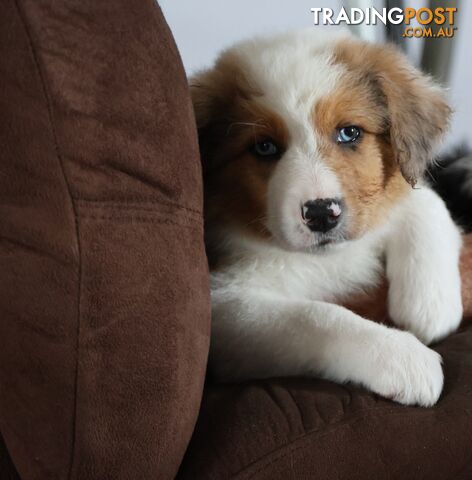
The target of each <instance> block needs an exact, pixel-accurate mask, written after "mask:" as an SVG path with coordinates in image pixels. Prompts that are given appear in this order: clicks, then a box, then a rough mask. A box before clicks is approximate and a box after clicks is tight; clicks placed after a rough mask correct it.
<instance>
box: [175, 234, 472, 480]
mask: <svg viewBox="0 0 472 480" xmlns="http://www.w3.org/2000/svg"><path fill="white" fill-rule="evenodd" d="M461 271H462V297H463V303H464V322H463V325H462V327H461V329H460V330H459V332H457V333H455V334H453V335H451V336H450V337H448V338H446V339H445V340H443V341H442V342H441V343H440V344H438V345H436V346H435V349H436V350H437V351H438V352H440V353H441V355H443V359H444V373H445V377H446V383H445V387H444V391H443V394H442V396H441V398H440V400H439V402H438V404H437V405H436V406H435V407H433V408H414V407H405V406H401V405H398V404H394V403H392V402H390V401H387V400H384V399H381V398H379V397H378V396H376V395H373V394H370V393H369V392H367V391H366V390H364V389H361V388H357V387H355V386H352V385H344V386H343V385H336V384H334V383H330V382H327V381H321V380H314V379H305V380H303V379H275V380H264V381H255V382H248V383H244V384H241V385H227V386H224V385H215V384H211V383H210V382H209V383H208V385H207V386H206V388H205V395H204V401H203V406H202V409H201V412H200V417H199V420H198V424H197V428H196V430H195V433H194V437H193V439H192V442H191V444H190V447H189V449H188V451H187V454H186V457H185V459H184V462H183V464H182V467H181V470H180V473H179V476H178V479H179V480H224V479H229V478H231V479H234V480H235V479H238V480H242V479H245V480H249V479H254V480H300V479H313V480H315V479H316V480H332V479H349V480H365V479H382V480H405V479H413V478H414V479H415V480H420V479H423V480H452V479H454V480H470V479H471V478H472V454H471V451H472V450H471V444H472V235H468V236H467V237H465V238H464V249H463V254H462V258H461ZM385 294H386V290H385V289H382V291H378V292H375V294H372V295H370V296H367V295H366V296H365V297H364V298H363V299H362V302H361V304H358V305H353V307H355V308H356V309H357V311H358V312H359V313H363V314H364V315H366V316H367V317H368V318H376V319H377V320H382V321H384V320H386V319H387V317H386V310H385V304H386V299H385ZM360 300H361V299H360Z"/></svg>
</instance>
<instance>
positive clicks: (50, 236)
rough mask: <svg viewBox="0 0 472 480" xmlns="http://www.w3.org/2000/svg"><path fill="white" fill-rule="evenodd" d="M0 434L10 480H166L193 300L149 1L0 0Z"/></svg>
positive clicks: (197, 193) (193, 224) (176, 450)
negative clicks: (15, 479)
mask: <svg viewBox="0 0 472 480" xmlns="http://www.w3.org/2000/svg"><path fill="white" fill-rule="evenodd" d="M1 8H2V13H1V15H0V145H1V151H0V338H1V343H2V346H1V347H0V432H1V435H2V436H3V437H4V440H5V444H6V447H7V449H8V451H9V453H10V456H11V457H12V459H13V462H14V463H15V465H16V468H17V470H18V472H19V474H20V476H22V477H23V478H25V479H41V480H44V479H46V478H47V479H55V478H61V479H63V478H80V479H87V480H92V479H95V478H101V479H102V478H103V479H105V478H106V479H114V480H116V479H121V478H126V479H129V478H135V479H147V478H152V479H157V478H159V479H166V478H172V477H173V476H174V474H175V472H176V471H177V468H178V466H179V463H180V460H181V458H182V455H183V453H184V450H185V447H186V445H187V442H188V441H189V439H190V436H191V433H192V430H193V425H194V422H195V419H196V415H197V412H198V407H199V402H200V396H201V391H202V386H203V380H204V371H205V365H206V357H207V352H208V342H209V287H208V272H207V265H206V258H205V254H204V245H203V231H202V228H203V226H202V191H201V190H202V189H201V178H200V177H201V172H200V161H199V155H198V146H197V139H196V132H195V126H194V121H193V114H192V110H191V106H190V101H189V95H188V91H187V84H186V80H185V75H184V72H183V68H182V65H181V61H180V58H179V56H178V53H177V50H176V47H175V44H174V42H173V39H172V36H171V33H170V32H169V29H168V27H167V25H166V23H165V20H164V19H163V16H162V14H161V12H160V10H159V7H157V5H156V4H155V3H154V2H153V1H152V0H143V1H140V2H130V1H126V0H117V1H114V2H99V1H96V0H80V1H79V0H65V1H61V2H56V1H54V0H16V1H15V0H5V1H4V2H2V7H1Z"/></svg>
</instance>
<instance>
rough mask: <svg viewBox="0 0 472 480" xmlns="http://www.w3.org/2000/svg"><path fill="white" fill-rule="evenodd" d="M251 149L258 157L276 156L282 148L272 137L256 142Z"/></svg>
mask: <svg viewBox="0 0 472 480" xmlns="http://www.w3.org/2000/svg"><path fill="white" fill-rule="evenodd" d="M251 151H252V153H254V154H255V155H257V156H258V157H276V156H278V155H279V154H280V148H279V147H278V146H277V144H276V143H275V142H274V141H273V140H270V139H268V140H262V141H261V142H257V143H255V144H254V145H253V146H252V148H251Z"/></svg>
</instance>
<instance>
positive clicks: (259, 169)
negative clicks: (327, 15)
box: [191, 30, 462, 406]
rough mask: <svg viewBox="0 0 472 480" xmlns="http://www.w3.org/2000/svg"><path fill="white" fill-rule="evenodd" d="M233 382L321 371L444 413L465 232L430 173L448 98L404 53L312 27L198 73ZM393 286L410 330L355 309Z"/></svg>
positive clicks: (223, 333)
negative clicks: (364, 295) (447, 352)
mask: <svg viewBox="0 0 472 480" xmlns="http://www.w3.org/2000/svg"><path fill="white" fill-rule="evenodd" d="M191 91H192V97H193V103H194V108H195V113H196V117H197V125H198V131H199V140H200V147H201V152H202V158H203V165H204V181H205V223H206V241H207V249H208V254H209V258H210V265H211V270H212V315H213V326H212V329H213V330H212V345H211V353H210V355H211V367H212V370H213V372H214V374H215V375H216V377H217V378H218V379H219V380H224V381H234V380H243V379H251V378H265V377H273V376H291V375H302V376H320V377H324V378H327V379H331V380H334V381H337V382H347V381H352V382H356V383H359V384H361V385H363V386H365V387H367V388H368V389H370V390H371V391H373V392H376V393H378V394H380V395H382V396H384V397H388V398H391V399H393V400H395V401H397V402H400V403H403V404H418V405H423V406H428V405H433V404H434V403H435V402H436V401H437V400H438V398H439V395H440V393H441V390H442V386H443V372H442V368H441V357H440V356H439V355H438V354H437V353H436V352H434V351H433V350H431V349H430V348H428V347H427V346H426V345H425V344H429V343H430V342H434V341H436V340H439V339H441V338H442V337H444V336H445V335H447V334H448V333H450V332H451V331H453V330H454V329H456V327H457V326H458V325H459V322H460V320H461V317H462V304H461V285H460V275H459V266H458V264H459V254H460V248H461V236H460V233H459V230H458V228H457V227H456V226H455V225H454V223H453V221H452V220H451V218H450V215H449V213H448V211H447V209H446V207H445V205H444V203H443V201H442V200H441V199H440V198H439V196H438V195H437V194H436V193H434V192H433V191H432V190H431V189H430V188H429V187H428V186H427V185H426V184H425V183H423V181H422V180H421V177H422V175H423V173H424V170H425V169H426V167H427V166H428V164H429V162H430V161H431V159H432V157H433V154H434V149H435V147H436V146H437V144H438V141H439V140H440V137H441V136H442V134H443V133H444V132H445V130H446V128H447V125H448V119H449V115H450V109H449V107H448V105H447V103H446V101H445V99H444V96H443V93H442V91H441V89H440V88H439V87H438V86H436V85H435V84H434V83H433V82H432V81H431V79H430V78H428V77H426V76H424V75H423V74H421V73H420V72H419V71H417V70H415V69H414V68H413V67H412V66H410V65H409V64H408V63H407V61H406V59H405V58H404V57H403V56H402V54H400V53H399V52H398V51H396V50H395V49H394V48H392V47H388V46H387V47H386V46H376V45H372V44H367V43H363V42H361V41H359V40H356V39H355V38H353V37H349V36H346V34H345V33H343V34H342V35H339V34H333V33H330V32H326V31H325V30H322V31H319V30H318V31H315V30H311V31H309V32H308V31H303V32H298V33H289V34H283V35H279V36H275V37H272V38H259V39H255V40H250V41H246V42H243V43H240V44H238V45H236V46H234V47H232V48H230V49H229V50H227V51H225V52H224V53H223V54H222V55H221V56H220V57H219V59H218V60H217V62H216V64H215V65H214V67H213V68H211V69H210V70H207V71H203V72H200V73H199V74H197V75H196V76H195V77H194V78H193V79H191ZM385 277H386V278H387V279H388V282H389V292H388V311H389V316H390V318H391V321H392V322H393V323H394V324H396V325H397V326H398V327H400V328H399V329H395V328H389V327H387V326H385V325H382V324H379V323H375V322H373V321H371V320H369V319H367V318H363V317H361V316H359V315H357V314H355V313H354V312H352V311H350V310H348V309H346V308H344V307H343V306H341V305H342V304H346V303H348V302H349V300H350V299H351V298H354V297H355V296H356V295H358V294H359V293H361V292H365V291H367V290H369V289H370V288H373V287H375V286H377V285H379V284H380V283H381V282H382V281H383V279H384V278H385Z"/></svg>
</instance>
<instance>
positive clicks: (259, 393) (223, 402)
mask: <svg viewBox="0 0 472 480" xmlns="http://www.w3.org/2000/svg"><path fill="white" fill-rule="evenodd" d="M197 40H198V39H196V41H197ZM0 147H1V149H0V342H1V343H0V480H6V479H22V480H49V479H51V480H54V479H61V480H62V479H80V480H95V479H104V480H105V479H106V480H108V479H109V480H120V479H130V480H131V479H132V480H147V479H153V480H157V479H159V480H160V479H162V480H167V479H172V478H178V479H182V480H183V479H187V480H199V479H202V480H217V479H228V478H232V479H255V480H256V479H257V480H260V479H267V480H269V479H270V480H277V479H280V480H282V479H319V480H323V479H410V478H411V479H451V480H459V479H464V480H465V479H471V478H472V329H471V328H467V326H466V325H464V327H463V328H462V329H461V331H459V332H458V333H456V334H454V335H452V336H451V337H450V338H448V339H447V340H445V341H444V342H442V343H441V344H439V345H437V347H436V348H437V350H438V351H439V352H440V353H441V354H442V355H443V356H444V360H445V373H446V386H445V389H444V393H443V395H442V397H441V399H440V401H439V403H438V405H437V406H435V407H434V408H429V409H421V408H409V407H402V406H400V405H396V404H393V403H391V402H389V401H387V400H383V399H381V398H379V397H376V396H375V395H372V394H370V393H368V392H366V391H365V390H362V389H360V388H357V387H355V386H351V385H344V386H341V385H335V384H333V383H330V382H327V381H320V380H314V379H274V380H266V381H259V382H249V383H245V384H240V385H227V386H219V385H215V384H212V383H211V382H210V381H208V382H207V385H206V386H205V389H204V392H203V400H202V391H203V387H204V380H205V370H206V361H207V354H208V346H209V337H210V309H209V288H208V269H207V263H206V258H205V253H204V246H203V231H202V188H201V171H200V161H199V155H198V146H197V139H196V131H195V126H194V122H193V114H192V109H191V105H190V102H189V96H188V91H187V84H186V81H185V75H184V71H183V68H182V65H181V62H180V59H179V56H178V53H177V50H176V47H175V44H174V42H173V39H172V36H171V34H170V32H169V30H168V27H167V25H166V23H165V21H164V19H163V17H162V14H161V12H160V10H159V7H158V6H157V5H156V4H155V3H154V2H153V0H139V1H133V2H132V1H130V0H128V1H126V0H115V1H113V2H112V1H100V0H62V1H59V0H56V1H54V0H0ZM468 242H469V244H470V240H468ZM471 252H472V244H470V245H469V247H468V248H467V249H466V250H465V254H464V260H463V262H464V274H466V273H467V272H469V271H472V253H471ZM467 265H469V267H467ZM465 276H466V275H465ZM466 282H470V280H469V279H468V278H466ZM471 290H472V284H471V283H467V284H465V285H464V297H465V300H466V304H467V305H468V307H467V308H468V312H469V313H470V312H471V309H470V304H471V303H472V302H471V301H470V300H471V299H470V297H469V298H466V297H467V295H469V294H470V291H471ZM366 305H367V303H364V304H363V307H364V308H366ZM197 416H198V421H197Z"/></svg>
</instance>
